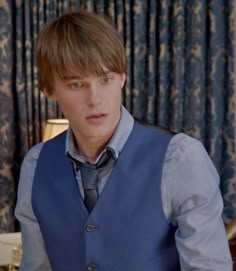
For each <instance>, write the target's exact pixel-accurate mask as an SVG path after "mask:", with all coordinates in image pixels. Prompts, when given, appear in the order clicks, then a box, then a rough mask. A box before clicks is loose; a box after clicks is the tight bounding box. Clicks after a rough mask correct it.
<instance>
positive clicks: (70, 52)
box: [36, 11, 126, 95]
mask: <svg viewBox="0 0 236 271" xmlns="http://www.w3.org/2000/svg"><path fill="white" fill-rule="evenodd" d="M36 64H37V67H38V74H39V88H40V89H41V90H44V91H46V92H47V93H48V94H49V95H50V94H52V92H53V83H54V82H53V78H54V76H58V77H60V78H66V77H71V76H78V75H79V76H80V77H87V76H90V75H94V76H102V75H103V74H104V72H105V71H104V69H108V70H109V71H112V72H116V73H120V74H121V73H125V72H126V56H125V50H124V46H123V43H122V41H121V38H120V36H119V34H118V32H117V31H116V29H115V28H114V26H113V25H112V24H111V23H110V22H109V21H108V20H107V19H106V18H105V17H102V16H101V15H98V14H95V13H89V12H86V11H79V12H75V13H69V14H65V15H62V16H61V17H59V18H58V19H56V20H54V21H52V22H50V23H48V24H47V25H46V26H45V27H44V28H43V30H42V31H41V32H40V33H39V35H38V39H37V43H36Z"/></svg>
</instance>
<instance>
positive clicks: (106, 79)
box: [102, 77, 112, 85]
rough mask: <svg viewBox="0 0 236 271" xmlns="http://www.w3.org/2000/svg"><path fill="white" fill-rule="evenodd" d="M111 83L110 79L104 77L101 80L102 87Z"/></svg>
mask: <svg viewBox="0 0 236 271" xmlns="http://www.w3.org/2000/svg"><path fill="white" fill-rule="evenodd" d="M111 81H112V78H111V77H104V78H102V83H103V84H104V85H107V84H109V83H111Z"/></svg>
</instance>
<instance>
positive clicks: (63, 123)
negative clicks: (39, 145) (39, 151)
mask: <svg viewBox="0 0 236 271" xmlns="http://www.w3.org/2000/svg"><path fill="white" fill-rule="evenodd" d="M68 127H69V122H68V120H67V119H48V120H47V121H46V123H45V127H44V133H43V141H46V140H49V139H51V138H53V137H55V136H57V135H59V134H60V133H62V132H64V131H65V130H66V129H67V128H68Z"/></svg>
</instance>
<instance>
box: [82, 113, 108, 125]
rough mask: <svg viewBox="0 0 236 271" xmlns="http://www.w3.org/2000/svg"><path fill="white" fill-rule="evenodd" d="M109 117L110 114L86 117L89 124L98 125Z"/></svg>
mask: <svg viewBox="0 0 236 271" xmlns="http://www.w3.org/2000/svg"><path fill="white" fill-rule="evenodd" d="M107 115H108V114H105V113H97V114H91V115H89V116H87V117H86V120H87V121H88V122H89V123H94V124H98V123H100V122H102V121H103V120H104V119H105V118H106V117H107Z"/></svg>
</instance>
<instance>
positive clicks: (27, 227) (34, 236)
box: [15, 143, 52, 271]
mask: <svg viewBox="0 0 236 271" xmlns="http://www.w3.org/2000/svg"><path fill="white" fill-rule="evenodd" d="M42 146H43V143H39V144H37V145H35V146H34V147H33V148H32V149H31V150H30V151H29V152H28V153H27V155H26V156H25V158H24V161H23V163H22V166H21V172H20V180H19V186H18V194H17V204H16V209H15V215H16V218H17V219H18V220H19V222H20V226H21V236H22V246H23V256H22V260H21V265H20V271H28V270H30V271H42V270H43V271H51V270H52V269H51V267H50V263H49V260H48V257H47V254H46V251H45V247H44V241H43V237H42V234H41V231H40V228H39V225H38V222H37V219H36V217H35V215H34V212H33V209H32V205H31V194H32V184H33V178H34V174H35V168H36V164H37V159H38V155H39V153H40V151H41V148H42Z"/></svg>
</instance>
